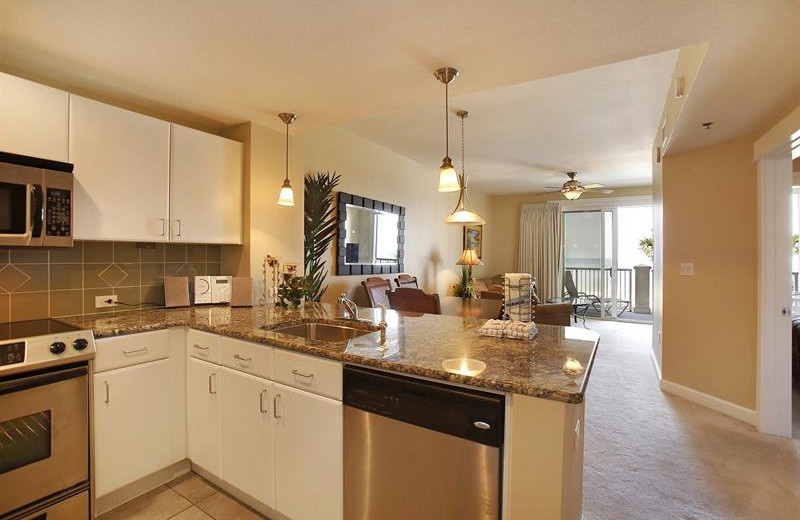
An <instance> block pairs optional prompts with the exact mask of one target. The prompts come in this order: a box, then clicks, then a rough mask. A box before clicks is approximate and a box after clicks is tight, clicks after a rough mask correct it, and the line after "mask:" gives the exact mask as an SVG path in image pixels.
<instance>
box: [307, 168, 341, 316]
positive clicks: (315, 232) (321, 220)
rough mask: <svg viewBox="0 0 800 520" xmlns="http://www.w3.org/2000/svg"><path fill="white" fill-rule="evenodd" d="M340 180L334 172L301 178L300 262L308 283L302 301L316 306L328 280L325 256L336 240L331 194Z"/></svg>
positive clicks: (339, 176) (335, 222) (336, 225)
mask: <svg viewBox="0 0 800 520" xmlns="http://www.w3.org/2000/svg"><path fill="white" fill-rule="evenodd" d="M340 179H341V175H340V174H338V173H336V172H333V174H331V173H330V172H325V173H322V172H317V173H316V174H311V173H309V174H307V175H306V177H305V202H304V211H305V215H304V217H305V218H304V224H303V234H304V238H305V242H304V251H303V260H304V266H305V276H306V278H307V279H308V285H307V286H306V287H307V288H306V301H313V302H318V301H319V300H320V299H321V298H322V296H323V295H324V294H325V291H326V290H327V289H328V287H327V286H326V285H323V284H324V283H325V278H327V276H328V270H327V269H325V253H326V252H327V251H328V248H329V247H330V245H331V242H333V239H334V238H335V237H336V231H337V228H338V223H337V221H336V218H335V208H334V204H333V202H334V198H333V190H334V189H335V188H336V186H337V185H338V184H339V180H340Z"/></svg>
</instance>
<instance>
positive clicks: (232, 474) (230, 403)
mask: <svg viewBox="0 0 800 520" xmlns="http://www.w3.org/2000/svg"><path fill="white" fill-rule="evenodd" d="M222 381H223V383H222V386H223V388H225V392H224V393H223V394H222V478H223V480H225V482H227V483H229V484H231V485H233V486H234V487H236V488H238V489H240V490H242V491H244V492H245V493H247V494H248V495H250V496H252V497H253V498H255V499H257V500H259V501H260V502H262V503H264V504H266V505H268V506H270V507H274V506H275V454H274V451H273V450H274V433H273V422H272V421H273V418H272V398H273V384H272V382H271V381H268V380H266V379H261V378H260V377H256V376H251V375H249V374H245V373H244V372H239V371H238V370H231V369H230V368H224V367H223V368H222Z"/></svg>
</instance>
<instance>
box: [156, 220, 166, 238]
mask: <svg viewBox="0 0 800 520" xmlns="http://www.w3.org/2000/svg"><path fill="white" fill-rule="evenodd" d="M158 220H160V221H161V236H162V237H163V236H164V235H166V234H167V219H164V218H160V219H158Z"/></svg>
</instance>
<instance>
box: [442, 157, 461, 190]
mask: <svg viewBox="0 0 800 520" xmlns="http://www.w3.org/2000/svg"><path fill="white" fill-rule="evenodd" d="M460 189H461V184H460V183H459V181H458V173H456V169H455V168H453V163H452V161H451V160H450V158H449V157H445V158H444V159H443V160H442V165H441V166H440V167H439V188H438V191H441V192H447V191H458V190H460Z"/></svg>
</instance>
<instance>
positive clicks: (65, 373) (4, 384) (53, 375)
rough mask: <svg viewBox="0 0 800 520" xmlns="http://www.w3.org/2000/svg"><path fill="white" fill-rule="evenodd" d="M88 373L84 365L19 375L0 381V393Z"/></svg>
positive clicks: (25, 388) (8, 392)
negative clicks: (30, 374)
mask: <svg viewBox="0 0 800 520" xmlns="http://www.w3.org/2000/svg"><path fill="white" fill-rule="evenodd" d="M88 374H89V369H88V368H87V367H85V366H79V367H73V368H68V369H66V370H58V371H55V372H45V373H43V374H35V375H32V376H27V377H20V378H16V379H11V380H9V381H0V395H3V394H10V393H12V392H19V391H20V390H28V389H30V388H35V387H37V386H43V385H49V384H52V383H57V382H59V381H66V380H67V379H74V378H76V377H82V376H86V375H88Z"/></svg>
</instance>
